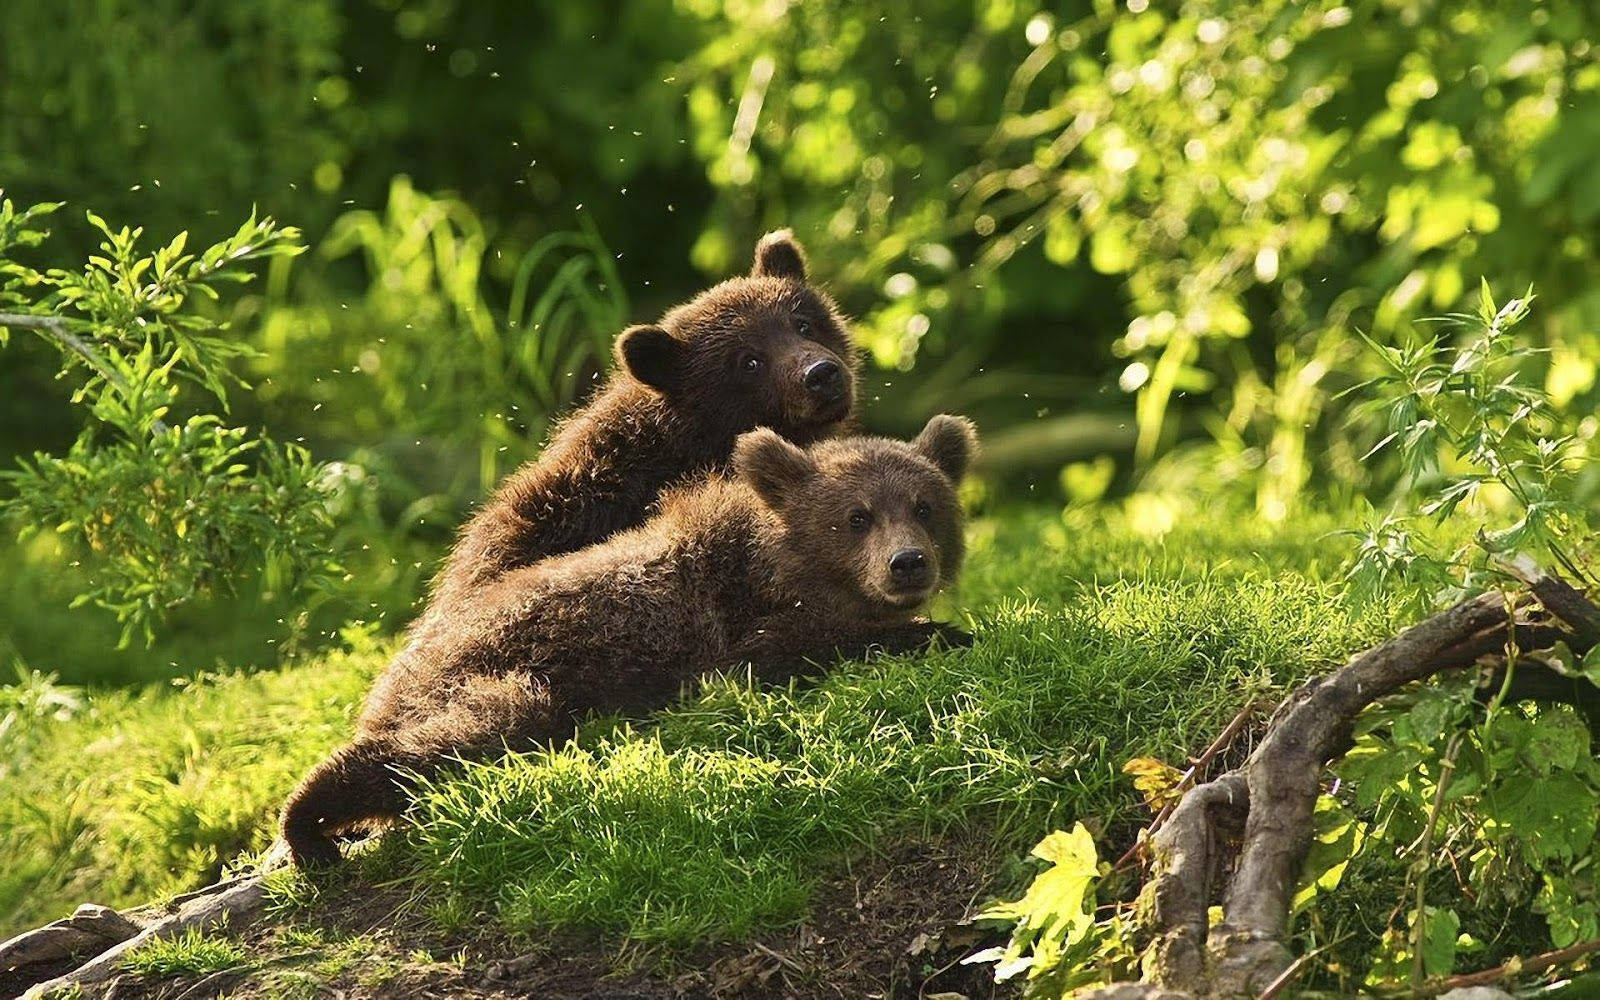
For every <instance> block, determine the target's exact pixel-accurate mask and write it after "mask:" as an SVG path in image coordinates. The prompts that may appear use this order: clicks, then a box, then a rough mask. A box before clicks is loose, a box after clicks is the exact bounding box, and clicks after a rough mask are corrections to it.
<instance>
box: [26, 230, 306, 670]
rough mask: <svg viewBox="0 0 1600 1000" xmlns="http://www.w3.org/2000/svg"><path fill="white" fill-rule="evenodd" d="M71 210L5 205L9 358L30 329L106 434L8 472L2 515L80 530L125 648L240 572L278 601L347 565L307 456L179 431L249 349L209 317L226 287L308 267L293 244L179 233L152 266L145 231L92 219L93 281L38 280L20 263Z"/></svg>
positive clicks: (212, 417) (78, 537)
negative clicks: (266, 268)
mask: <svg viewBox="0 0 1600 1000" xmlns="http://www.w3.org/2000/svg"><path fill="white" fill-rule="evenodd" d="M58 207H59V206H56V205H36V206H34V207H33V208H30V209H27V210H25V211H22V212H18V211H17V210H16V209H15V208H14V207H13V205H12V203H11V202H10V201H9V200H6V201H0V309H6V310H8V311H6V312H0V346H4V344H5V342H6V338H7V336H8V333H9V330H8V329H7V328H9V329H22V330H29V331H32V332H34V333H37V334H38V335H39V336H41V337H43V338H45V339H46V340H47V341H49V342H50V343H52V344H53V345H54V346H55V347H57V348H58V349H59V350H60V353H61V359H62V363H61V371H60V375H61V377H67V376H71V377H73V378H74V379H78V380H81V382H80V385H79V387H78V389H77V390H76V391H75V392H74V394H73V402H74V403H77V404H80V405H82V406H84V407H85V408H86V409H87V410H88V412H89V414H90V415H91V416H92V422H91V423H90V424H89V426H88V427H86V428H85V430H84V431H83V432H82V433H81V434H79V436H78V439H77V441H76V442H75V443H74V444H73V445H72V447H71V449H70V450H69V451H68V452H67V454H66V455H64V456H59V457H58V456H53V455H46V454H36V455H34V456H33V458H32V459H31V460H27V461H24V462H23V463H22V465H21V467H20V468H19V469H17V470H16V471H13V472H9V473H6V474H5V475H4V481H5V482H6V483H7V485H8V486H10V487H11V489H12V491H13V493H12V495H11V496H10V497H7V498H5V499H4V500H3V501H0V514H4V515H6V516H8V517H9V518H11V519H12V520H13V521H14V523H17V524H18V525H19V526H20V528H21V532H22V537H23V538H24V539H26V538H27V536H28V535H29V534H31V533H33V532H36V531H40V530H43V529H45V528H49V527H54V529H55V530H56V531H57V532H58V533H61V534H67V533H70V534H71V536H72V537H73V539H74V540H75V541H76V542H77V543H78V545H79V546H80V547H81V548H82V549H83V550H85V551H86V552H87V553H89V555H90V557H91V558H93V559H94V560H95V563H96V571H97V573H98V574H99V577H98V579H96V580H95V581H94V582H93V583H92V584H91V586H90V589H88V590H87V591H85V592H84V593H83V594H82V595H80V597H79V603H85V602H89V601H93V602H94V603H96V604H98V605H100V606H101V607H104V608H107V609H109V610H111V611H113V612H114V613H115V614H116V616H117V618H118V620H119V621H121V622H122V623H123V625H124V632H123V642H124V643H126V642H127V641H128V639H129V638H131V636H132V635H133V634H134V633H135V632H136V631H139V630H142V631H143V632H144V634H145V636H146V638H147V640H148V639H149V638H150V637H151V636H152V635H153V626H154V624H155V623H156V622H157V621H158V620H159V619H160V618H161V617H162V616H163V615H164V614H166V613H167V612H168V611H169V610H170V609H172V608H174V607H176V606H178V605H180V604H183V603H184V602H186V601H189V600H191V599H193V598H194V597H195V596H196V595H198V594H200V593H202V592H204V591H206V590H208V589H209V588H211V587H213V586H218V585H220V586H222V587H227V586H228V584H229V576H228V574H229V572H230V571H231V570H232V569H233V568H234V567H236V566H240V565H250V564H255V565H259V566H261V567H262V570H263V574H262V581H263V583H264V584H265V585H266V586H267V587H268V588H269V589H271V588H281V589H284V590H288V591H290V592H294V591H296V590H298V589H299V586H300V585H301V584H302V583H304V582H316V581H319V580H323V579H325V578H326V574H328V573H329V572H331V571H333V570H334V569H335V568H336V567H335V566H334V564H333V562H332V556H331V553H330V551H329V550H328V548H327V533H328V527H329V524H328V519H327V515H326V511H325V509H324V502H325V496H326V490H325V487H324V485H323V484H322V482H321V475H322V473H321V469H320V468H319V467H318V466H317V465H315V464H314V463H313V462H312V461H311V459H310V456H309V455H308V454H307V453H306V451H305V450H304V449H302V448H299V447H296V446H294V445H279V444H276V443H274V442H272V441H271V440H270V439H267V438H265V437H260V436H257V437H251V436H249V432H248V431H247V430H246V429H245V428H243V427H228V426H226V425H225V424H224V423H223V420H222V418H221V417H220V416H218V415H216V414H213V413H198V414H195V415H193V416H190V417H187V418H186V419H184V420H183V421H182V422H180V423H177V424H175V425H169V424H168V423H167V419H168V418H169V416H171V414H172V411H173V409H174V407H175V406H177V405H178V404H179V401H180V392H181V390H182V389H183V387H184V386H185V384H187V385H190V386H194V387H197V388H198V389H199V390H202V391H203V392H204V393H206V394H208V395H210V396H211V397H213V398H214V400H215V401H216V402H217V403H219V404H221V406H222V408H223V409H224V410H226V408H227V384H228V382H230V381H232V380H233V379H234V378H235V376H234V375H233V374H232V372H231V371H230V370H229V367H228V366H229V363H230V362H231V361H232V360H234V359H236V358H238V357H240V356H241V355H245V354H248V353H249V348H248V347H247V346H245V345H243V344H241V343H240V342H239V341H238V340H237V339H234V338H232V337H229V336H228V335H227V333H228V330H227V323H226V322H219V321H218V320H216V319H214V318H212V317H211V316H209V315H207V314H206V313H205V312H203V311H201V310H198V309H196V308H195V307H194V305H193V302H192V300H195V299H199V300H202V301H206V300H210V301H215V300H217V299H218V298H219V291H218V286H219V285H221V284H223V283H226V282H240V281H247V280H249V277H250V275H249V273H248V272H246V271H241V270H240V268H241V267H243V265H245V264H248V263H249V262H250V261H252V260H257V259H260V258H265V257H273V256H284V255H293V254H294V253H297V252H298V248H297V247H296V246H295V245H294V244H293V240H294V239H295V237H296V236H297V235H298V234H297V233H296V231H295V230H293V229H279V228H278V227H277V225H276V224H274V223H273V222H272V220H271V219H263V220H260V221H258V220H256V219H255V218H254V217H252V218H251V219H250V220H249V221H247V222H246V223H245V224H244V225H243V226H241V227H240V228H239V230H238V231H237V232H236V233H234V235H233V236H232V237H231V238H229V239H227V240H224V241H223V242H221V243H217V244H215V245H214V246H212V247H210V248H208V249H206V250H205V251H203V252H201V253H199V254H189V253H185V245H186V241H187V234H186V233H180V234H178V236H177V237H176V238H175V239H173V240H172V242H171V243H168V244H167V245H166V246H164V247H162V248H161V249H159V250H157V251H156V252H155V253H154V254H150V255H143V254H141V253H140V252H139V250H138V241H139V237H140V235H141V232H142V231H141V230H138V229H128V228H126V227H124V228H122V229H120V230H114V229H112V228H111V227H110V226H109V225H107V224H106V223H105V221H104V220H102V219H101V218H100V217H99V216H96V215H95V214H94V213H92V212H91V213H89V215H88V218H89V222H90V223H91V224H93V226H94V227H95V228H96V229H98V230H99V231H100V232H101V234H102V235H103V236H104V242H102V243H101V245H100V253H99V254H97V255H95V256H92V257H90V258H89V262H88V264H87V266H86V267H85V268H84V269H83V271H82V272H70V271H66V270H63V269H60V268H48V269H46V270H43V271H40V270H36V269H34V268H32V267H30V266H28V265H26V264H23V263H21V262H19V261H18V260H16V259H14V257H15V251H16V250H17V249H18V248H31V247H36V246H38V245H39V244H40V243H41V242H43V240H44V238H45V236H46V235H47V233H46V231H45V230H44V229H43V228H42V220H43V219H44V218H45V217H46V216H47V215H49V214H50V213H51V212H53V211H55V209H56V208H58Z"/></svg>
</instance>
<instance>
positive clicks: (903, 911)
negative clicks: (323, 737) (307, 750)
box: [99, 840, 1018, 1000]
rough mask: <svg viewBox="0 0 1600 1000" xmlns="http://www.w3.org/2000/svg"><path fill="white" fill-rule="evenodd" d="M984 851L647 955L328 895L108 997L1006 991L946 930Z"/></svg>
mask: <svg viewBox="0 0 1600 1000" xmlns="http://www.w3.org/2000/svg"><path fill="white" fill-rule="evenodd" d="M998 867H999V866H998V864H997V859H996V855H995V852H994V851H993V850H992V849H987V848H985V847H982V846H980V845H975V844H972V843H968V842H963V841H956V840H949V841H944V842H940V843H934V844H926V843H924V844H909V845H904V846H901V847H899V848H896V849H894V850H891V851H888V852H887V853H885V854H884V855H882V856H879V857H875V858H871V859H868V860H866V861H864V862H861V863H859V864H857V865H855V866H854V869H853V870H852V871H851V872H850V873H848V874H843V875H839V876H837V877H834V878H832V879H829V880H827V881H826V882H825V883H823V884H822V885H821V886H819V887H818V889H817V891H816V892H815V894H814V896H813V899H812V907H811V915H810V917H809V918H808V919H807V920H805V921H804V922H803V923H801V924H799V925H798V926H795V927H792V928H788V929H785V930H781V931H774V932H771V933H769V934H766V935H763V936H761V937H760V938H759V939H757V940H755V941H753V942H745V943H741V944H734V945H721V946H716V947H709V948H704V949H700V950H697V951H692V952H690V953H688V954H681V955H677V956H673V957H671V958H670V959H660V958H658V957H655V956H650V955H640V954H639V953H637V952H636V951H634V950H632V949H630V948H628V947H627V946H621V947H619V945H618V943H617V942H616V941H615V940H605V939H600V938H596V937H581V936H575V935H567V936H562V937H558V938H552V939H551V940H550V941H549V942H547V943H545V944H543V945H542V946H541V947H539V948H538V949H537V950H536V951H533V952H529V953H525V954H522V953H518V952H517V951H515V950H513V949H512V948H511V947H510V946H508V944H507V942H506V941H505V940H504V939H503V938H499V937H497V936H495V935H493V934H492V933H490V932H489V931H488V930H487V929H485V930H484V931H483V932H481V933H476V934H473V933H470V932H469V933H466V934H459V933H458V934H454V935H451V934H446V933H443V932H441V931H440V930H438V928H436V927H435V926H433V925H432V924H431V923H429V922H428V921H427V919H426V917H424V916H422V915H421V914H420V913H418V912H417V910H418V908H417V907H414V906H410V905H408V904H409V902H410V901H409V900H408V899H407V898H406V897H405V896H404V895H403V894H402V893H400V892H399V891H398V890H395V889H375V888H373V887H371V886H351V887H344V888H340V889H337V890H330V891H329V892H328V894H327V896H325V897H324V899H323V900H321V901H319V902H318V903H317V904H316V905H315V906H313V907H307V908H304V909H298V910H296V911H295V912H294V913H293V915H292V916H290V917H288V918H279V919H277V920H274V919H272V918H270V917H269V918H266V919H264V920H261V921H258V922H257V923H256V924H255V925H254V926H252V927H250V928H246V929H243V930H242V931H241V932H240V934H239V938H240V940H241V941H242V943H244V944H245V946H246V948H247V950H248V952H249V954H250V956H251V959H250V965H249V966H248V967H246V968H241V969H236V970H221V971H218V972H215V973H211V974H210V975H209V976H201V975H188V976H176V977H169V978H164V979H152V978H145V977H137V976H132V975H125V976H122V977H120V978H119V979H118V980H116V981H115V982H113V983H112V984H111V985H110V986H109V987H108V988H107V989H105V990H103V991H102V992H101V993H100V994H99V995H100V996H101V997H102V998H108V1000H133V998H151V1000H209V998H212V997H216V996H219V995H226V996H228V997H240V998H260V1000H266V998H277V997H297V996H305V997H311V996H316V997H350V998H357V997H360V998H368V997H371V998H391V997H392V998H404V1000H425V998H435V997H437V998H465V1000H509V998H513V997H540V998H548V1000H579V998H583V1000H588V998H597V997H603V998H609V1000H669V998H671V1000H677V998H687V997H696V998H698V997H715V998H727V1000H734V998H751V1000H759V998H767V997H794V998H802V1000H809V998H816V1000H845V998H848V1000H864V998H884V1000H891V998H893V1000H899V998H919V1000H920V998H927V997H932V996H938V995H940V994H943V995H944V996H945V997H946V998H947V1000H953V998H951V995H952V994H954V995H956V996H961V997H965V998H968V1000H979V998H995V997H1012V996H1016V995H1017V993H1018V991H1017V990H1015V989H1012V988H1006V987H997V986H996V985H995V984H994V983H993V981H992V980H991V978H990V975H989V971H988V967H986V966H964V965H962V964H960V963H961V959H962V958H964V957H966V956H967V955H969V954H971V953H972V952H974V951H976V950H978V949H979V948H981V947H985V946H987V945H989V944H995V943H999V942H998V940H996V939H995V937H994V935H992V934H989V935H986V934H985V933H984V932H981V931H978V930H976V929H974V928H971V927H965V926H960V921H961V920H963V919H964V918H966V917H969V916H971V914H972V913H974V912H975V911H976V909H977V908H978V907H979V906H981V905H982V904H983V903H984V902H985V901H986V900H987V899H989V898H990V897H991V896H993V895H994V894H996V892H997V891H998V890H1002V889H1003V890H1009V889H1011V888H1013V887H1011V886H1001V887H996V886H995V885H994V884H993V879H992V873H993V872H995V871H996V870H997V869H998Z"/></svg>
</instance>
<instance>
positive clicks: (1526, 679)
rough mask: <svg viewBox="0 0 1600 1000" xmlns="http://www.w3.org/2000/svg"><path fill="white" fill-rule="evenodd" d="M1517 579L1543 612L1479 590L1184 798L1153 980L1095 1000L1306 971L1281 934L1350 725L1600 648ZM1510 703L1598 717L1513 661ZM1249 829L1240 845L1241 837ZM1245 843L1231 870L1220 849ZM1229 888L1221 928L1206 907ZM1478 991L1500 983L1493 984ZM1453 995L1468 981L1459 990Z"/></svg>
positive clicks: (1581, 624) (1381, 649)
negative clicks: (1415, 691) (1428, 685)
mask: <svg viewBox="0 0 1600 1000" xmlns="http://www.w3.org/2000/svg"><path fill="white" fill-rule="evenodd" d="M1511 569H1512V572H1513V574H1514V575H1516V576H1517V577H1518V579H1519V580H1521V581H1522V582H1523V583H1524V584H1525V585H1526V587H1527V588H1528V590H1529V592H1530V593H1531V594H1532V595H1533V596H1534V597H1535V598H1537V600H1538V602H1539V604H1540V605H1541V606H1542V608H1543V612H1544V613H1543V614H1540V615H1533V614H1530V613H1529V612H1528V611H1527V610H1525V609H1524V610H1518V609H1514V608H1512V607H1510V606H1508V605H1507V603H1506V600H1505V598H1504V597H1503V596H1502V595H1501V594H1498V593H1489V594H1483V595H1481V596H1478V597H1474V598H1472V599H1470V600H1467V601H1463V602H1462V603H1460V604H1457V605H1456V606H1455V607H1452V608H1450V609H1448V610H1446V611H1443V612H1440V613H1439V614H1437V615H1434V616H1433V617H1431V618H1429V619H1427V620H1425V621H1423V622H1421V623H1419V624H1417V625H1414V626H1412V627H1411V628H1409V629H1407V630H1405V631H1404V632H1402V633H1401V634H1400V635H1398V636H1396V637H1395V638H1393V639H1390V640H1389V641H1388V642H1385V643H1382V644H1380V645H1378V646H1375V647H1373V648H1372V649H1369V650H1367V651H1365V652H1363V653H1360V654H1358V655H1357V656H1355V657H1354V658H1352V659H1351V660H1350V662H1349V663H1347V664H1346V665H1345V666H1343V667H1341V668H1340V669H1338V670H1335V671H1333V672H1332V673H1330V674H1327V675H1325V676H1322V677H1318V678H1315V679H1313V680H1311V681H1308V682H1307V683H1305V684H1304V685H1302V686H1301V687H1300V688H1298V689H1297V690H1296V691H1294V692H1293V693H1291V694H1290V695H1289V696H1288V697H1287V698H1286V699H1285V700H1284V701H1283V703H1282V704H1281V705H1279V707H1278V709H1277V710H1276V711H1275V712H1274V713H1273V715H1272V717H1271V719H1270V720H1269V721H1268V724H1267V729H1266V733H1265V735H1264V736H1263V737H1262V739H1261V741H1260V742H1259V743H1257V744H1256V747H1255V749H1254V750H1253V751H1252V752H1251V754H1250V757H1249V759H1248V760H1247V761H1246V762H1245V763H1244V765H1242V766H1241V767H1239V768H1237V769H1235V770H1233V771H1229V772H1227V773H1225V774H1223V775H1221V776H1220V777H1218V778H1216V779H1214V780H1212V781H1210V782H1207V783H1206V784H1202V785H1199V786H1197V787H1196V788H1194V789H1193V790H1191V791H1189V792H1188V793H1187V794H1186V795H1185V796H1184V797H1183V799H1182V800H1181V801H1180V803H1179V804H1178V805H1177V807H1176V808H1175V809H1173V810H1172V813H1171V815H1170V817H1169V818H1168V819H1167V821H1166V823H1165V825H1164V826H1162V827H1161V828H1160V830H1159V831H1157V832H1156V834H1155V835H1154V836H1153V837H1152V838H1151V843H1152V847H1153V850H1152V883H1151V886H1150V898H1151V899H1152V901H1153V905H1152V906H1151V907H1150V910H1149V914H1148V921H1147V923H1148V930H1150V931H1151V936H1152V944H1151V946H1150V951H1149V952H1148V954H1147V959H1148V960H1147V961H1146V963H1145V978H1144V980H1143V981H1142V982H1138V983H1116V984H1113V985H1112V986H1109V987H1097V988H1095V989H1091V990H1089V991H1086V992H1085V993H1084V994H1083V995H1084V996H1086V997H1091V998H1094V1000H1135V998H1145V1000H1154V998H1161V1000H1172V998H1221V997H1259V996H1262V995H1263V994H1265V993H1268V992H1269V991H1275V990H1280V989H1282V988H1283V985H1284V980H1286V979H1287V978H1291V977H1292V976H1293V975H1295V974H1296V973H1297V972H1298V968H1297V967H1295V960H1294V956H1293V954H1292V953H1291V951H1290V949H1289V947H1288V944H1287V941H1286V938H1287V935H1288V931H1289V904H1290V901H1291V899H1292V897H1293V895H1294V891H1295V887H1296V883H1297V881H1298V877H1299V872H1300V866H1301V863H1302V862H1303V861H1304V859H1305V854H1306V849H1307V848H1308V846H1309V845H1310V842H1311V835H1312V813H1313V810H1314V809H1315V807H1316V801H1317V795H1318V793H1319V790H1320V788H1321V784H1322V780H1323V776H1324V772H1325V770H1326V768H1327V766H1328V764H1329V763H1330V762H1331V761H1334V760H1337V759H1338V758H1339V757H1340V756H1342V755H1343V754H1344V753H1345V752H1346V751H1347V750H1348V749H1349V745H1350V738H1351V732H1352V728H1353V726H1354V723H1355V720H1356V717H1357V716H1358V715H1359V714H1360V713H1361V711H1362V710H1363V709H1364V708H1366V707H1367V706H1368V705H1370V704H1372V703H1373V702H1375V701H1377V700H1379V699H1381V698H1384V697H1386V696H1388V695H1391V694H1393V693H1395V692H1396V691H1398V690H1400V689H1401V688H1402V687H1404V686H1405V685H1407V684H1411V683H1414V682H1416V681H1420V680H1423V679H1426V678H1428V677H1431V676H1433V675H1435V674H1439V673H1443V672H1447V671H1452V670H1459V669H1462V668H1465V667H1469V666H1472V665H1474V664H1476V663H1479V662H1492V661H1494V660H1498V661H1499V663H1500V667H1499V669H1500V671H1502V676H1503V671H1504V670H1505V669H1506V667H1505V657H1506V654H1507V649H1508V647H1514V648H1515V649H1516V650H1519V651H1522V652H1526V651H1530V650H1539V649H1546V648H1549V647H1550V646H1552V645H1554V644H1555V643H1556V642H1557V641H1561V642H1565V643H1567V645H1568V646H1570V647H1571V648H1572V649H1573V650H1574V651H1575V652H1576V653H1578V654H1579V655H1582V653H1583V652H1585V651H1587V650H1588V649H1590V648H1591V647H1593V646H1595V645H1596V644H1597V643H1600V608H1596V607H1595V606H1594V605H1593V604H1591V603H1590V602H1589V601H1588V599H1587V598H1586V597H1584V595H1583V594H1582V593H1581V592H1579V591H1578V590H1576V589H1575V588H1573V587H1572V586H1570V585H1569V584H1567V583H1566V582H1565V581H1563V580H1561V579H1560V578H1558V577H1555V576H1552V575H1550V574H1546V573H1543V572H1541V571H1540V570H1539V569H1538V568H1537V567H1536V566H1534V565H1533V564H1532V563H1531V562H1528V561H1527V560H1525V559H1522V560H1517V561H1515V562H1514V563H1513V565H1512V567H1511ZM1517 671H1518V673H1517V674H1516V675H1515V676H1513V678H1512V680H1513V683H1512V686H1511V688H1510V690H1509V691H1508V696H1509V697H1511V698H1514V699H1523V700H1526V699H1534V700H1540V701H1556V702H1566V703H1568V704H1571V705H1573V706H1574V707H1575V708H1577V709H1578V711H1580V712H1581V713H1582V714H1583V715H1584V717H1585V718H1586V719H1587V720H1588V721H1589V722H1590V725H1591V731H1593V727H1594V724H1595V722H1596V721H1597V720H1600V689H1596V688H1595V686H1594V685H1593V684H1590V683H1588V682H1587V681H1583V680H1575V679H1573V678H1570V677H1564V676H1562V675H1560V674H1558V673H1556V672H1555V671H1553V670H1551V669H1549V668H1548V667H1546V666H1545V665H1543V664H1540V663H1538V662H1536V661H1531V660H1526V659H1519V661H1518V665H1517ZM1241 828H1242V835H1241V832H1240V831H1241ZM1234 840H1237V841H1238V843H1239V845H1240V846H1239V852H1238V858H1237V862H1236V863H1235V864H1234V865H1233V868H1232V871H1231V873H1228V872H1226V871H1225V870H1224V858H1223V857H1222V853H1223V849H1224V847H1225V845H1226V844H1228V843H1230V842H1233V841H1234ZM1219 883H1225V885H1226V888H1225V891H1224V892H1223V894H1222V896H1223V907H1222V912H1223V916H1222V921H1221V923H1219V924H1218V925H1217V926H1215V927H1211V926H1209V922H1208V920H1207V910H1208V907H1209V905H1210V903H1211V901H1212V900H1213V899H1214V898H1216V895H1217V891H1216V890H1217V886H1218V884H1219ZM1481 981H1482V982H1488V981H1492V977H1491V978H1490V979H1484V980H1481ZM1452 985H1466V984H1464V983H1453V984H1452Z"/></svg>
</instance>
